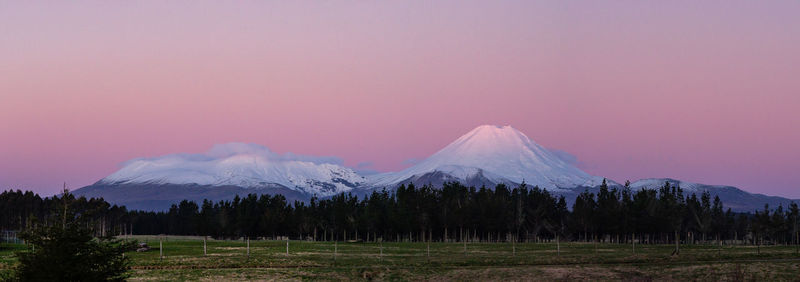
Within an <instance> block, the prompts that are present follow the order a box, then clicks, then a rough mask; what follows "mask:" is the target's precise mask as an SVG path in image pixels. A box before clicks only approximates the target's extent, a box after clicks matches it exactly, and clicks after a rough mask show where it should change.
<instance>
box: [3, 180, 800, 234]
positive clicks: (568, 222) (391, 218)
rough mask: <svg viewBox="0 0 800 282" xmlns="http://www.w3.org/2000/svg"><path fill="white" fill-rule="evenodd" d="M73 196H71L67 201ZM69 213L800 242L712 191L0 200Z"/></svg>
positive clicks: (262, 225)
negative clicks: (129, 204)
mask: <svg viewBox="0 0 800 282" xmlns="http://www.w3.org/2000/svg"><path fill="white" fill-rule="evenodd" d="M64 197H66V199H65V198H64ZM64 203H66V205H67V208H66V210H67V211H68V213H71V214H72V215H71V216H70V218H73V216H74V217H75V218H78V220H79V223H81V224H85V226H87V227H89V228H91V229H92V230H94V232H95V234H96V235H98V236H102V235H118V234H170V235H200V236H212V237H215V238H229V239H238V238H243V237H249V238H278V237H281V238H285V237H288V238H291V239H302V240H367V241H373V240H376V239H381V240H385V241H396V240H412V241H427V240H431V241H463V240H470V241H484V242H493V241H508V240H517V241H538V240H553V239H555V238H559V239H560V240H563V241H567V240H571V241H595V240H597V241H603V242H618V243H624V242H630V240H631V239H635V240H636V241H637V242H640V243H672V242H675V238H676V236H677V238H679V240H680V242H686V243H692V242H725V241H727V242H735V243H741V244H796V243H797V240H798V223H799V222H798V221H800V218H799V213H800V210H799V209H798V206H797V204H796V203H791V204H790V205H789V206H788V207H786V208H784V207H782V206H779V207H772V208H770V207H768V206H765V207H764V209H763V210H760V211H754V213H734V212H731V210H730V209H727V210H725V209H724V208H723V203H722V202H721V201H720V200H719V198H717V197H715V198H713V199H712V198H711V197H710V195H709V194H708V192H705V193H702V194H700V195H695V194H690V195H684V193H683V190H682V189H681V188H680V187H677V186H671V185H670V184H669V183H665V184H664V185H663V186H662V187H660V188H659V189H643V190H638V191H631V189H629V188H628V184H626V186H625V188H622V189H617V188H609V187H608V186H607V185H605V182H604V183H603V185H602V186H601V187H600V189H599V191H598V192H597V194H594V193H590V192H588V191H587V192H584V193H581V194H580V195H579V196H578V197H577V199H575V202H574V204H573V205H572V207H571V208H569V207H568V206H567V202H566V200H565V199H564V198H563V197H556V196H554V195H553V194H551V193H549V192H548V191H547V190H543V189H539V188H538V187H532V188H531V187H527V186H526V185H524V184H523V185H521V186H520V187H516V188H513V189H509V188H508V187H506V186H505V185H502V184H501V185H497V186H496V187H495V188H494V189H487V188H475V187H465V186H463V185H461V184H459V183H446V184H444V185H443V186H442V187H441V188H434V187H431V186H422V187H417V186H414V185H413V184H409V185H403V186H400V187H398V188H397V189H396V190H394V191H386V190H382V191H375V192H373V193H372V194H371V195H368V196H366V197H364V198H362V199H359V198H358V197H356V196H352V195H349V194H340V195H336V196H333V197H331V198H327V199H318V198H313V199H311V200H310V201H309V202H307V203H305V202H294V203H288V202H287V201H286V199H285V198H284V197H283V196H281V195H276V196H270V195H260V196H258V195H248V196H246V197H242V198H240V197H238V196H237V197H236V198H234V199H233V200H230V201H219V202H211V201H208V200H206V201H203V202H202V203H199V204H198V203H195V202H190V201H182V202H180V203H179V204H176V205H173V206H172V208H170V209H169V211H165V212H151V211H128V210H127V209H126V208H125V207H119V206H115V205H110V204H109V203H107V202H106V201H104V200H103V199H95V198H92V199H86V198H83V197H80V198H75V197H74V196H73V195H71V194H69V193H66V194H61V195H57V196H53V197H47V198H42V197H40V196H38V195H36V194H35V193H33V192H30V191H28V192H22V191H19V190H17V191H6V192H3V193H2V194H0V230H25V229H26V228H29V227H31V226H35V225H40V224H45V225H49V224H56V223H58V222H60V221H59V219H60V218H61V216H62V214H63V212H64V210H65V209H64Z"/></svg>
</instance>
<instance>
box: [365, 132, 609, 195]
mask: <svg viewBox="0 0 800 282" xmlns="http://www.w3.org/2000/svg"><path fill="white" fill-rule="evenodd" d="M602 180H603V178H602V177H597V176H592V175H589V174H587V173H586V172H583V171H582V170H580V169H578V168H577V167H575V166H573V165H571V164H569V163H567V162H565V161H564V160H562V159H561V158H559V156H558V155H556V154H554V153H553V152H551V151H550V150H548V149H546V148H544V147H542V146H540V145H539V144H536V142H534V141H533V140H531V139H530V138H528V136H526V135H525V134H523V133H522V132H520V131H518V130H516V129H514V128H512V127H511V126H502V127H500V126H493V125H483V126H479V127H477V128H475V129H473V130H472V131H470V132H469V133H467V134H465V135H464V136H461V137H460V138H458V139H457V140H456V141H454V142H453V143H451V144H450V145H447V147H444V149H442V150H440V151H438V152H436V153H435V154H433V155H432V156H430V157H429V158H427V159H425V160H424V161H422V162H420V163H418V164H416V165H414V166H412V167H409V168H407V169H405V170H403V171H400V172H396V173H383V174H377V175H373V176H370V177H369V182H368V184H367V185H368V186H373V187H387V188H391V187H393V186H396V185H398V184H401V183H407V182H413V183H415V184H428V183H431V184H434V185H436V184H439V183H441V182H444V181H461V182H462V183H466V184H468V185H481V184H486V185H487V186H490V187H491V186H492V185H493V184H498V183H505V184H510V185H514V184H519V183H522V182H523V181H525V183H527V184H529V185H531V186H533V185H537V186H539V187H540V188H547V189H548V190H555V189H563V188H574V187H593V186H597V185H600V183H601V182H602Z"/></svg>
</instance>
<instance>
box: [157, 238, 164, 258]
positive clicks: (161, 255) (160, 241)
mask: <svg viewBox="0 0 800 282" xmlns="http://www.w3.org/2000/svg"><path fill="white" fill-rule="evenodd" d="M158 257H159V259H160V260H164V239H163V238H158Z"/></svg>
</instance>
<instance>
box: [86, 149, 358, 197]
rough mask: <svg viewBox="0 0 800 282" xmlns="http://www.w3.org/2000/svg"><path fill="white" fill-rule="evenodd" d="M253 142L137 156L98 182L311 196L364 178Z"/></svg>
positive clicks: (345, 189) (347, 186)
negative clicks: (231, 188) (277, 190)
mask: <svg viewBox="0 0 800 282" xmlns="http://www.w3.org/2000/svg"><path fill="white" fill-rule="evenodd" d="M329 161H331V160H330V159H313V158H311V157H304V156H298V155H293V154H284V155H279V154H276V153H274V152H271V151H270V150H269V149H267V148H266V147H263V146H260V145H255V144H243V143H228V144H223V145H216V146H214V148H212V149H211V150H210V151H208V152H206V153H202V154H175V155H166V156H161V157H156V158H142V159H135V160H132V161H129V162H127V163H126V165H125V166H124V167H123V168H121V169H120V170H118V171H117V172H115V173H113V174H111V175H109V176H108V177H105V178H103V179H102V180H100V181H99V182H98V184H104V185H109V184H117V185H122V184H195V185H210V186H239V187H246V188H264V187H276V186H278V187H284V188H287V189H290V190H294V191H300V192H304V193H307V194H310V195H318V196H330V195H335V194H338V193H341V192H348V191H350V190H352V189H353V188H354V187H357V186H359V185H361V184H362V183H364V182H366V179H365V178H364V177H362V176H360V175H358V174H357V173H356V172H355V171H353V170H352V169H349V168H346V167H343V166H341V165H338V164H334V163H329Z"/></svg>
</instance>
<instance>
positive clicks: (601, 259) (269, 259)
mask: <svg viewBox="0 0 800 282" xmlns="http://www.w3.org/2000/svg"><path fill="white" fill-rule="evenodd" d="M135 238H136V239H137V240H139V241H140V242H147V243H148V244H149V245H150V246H151V247H152V248H153V249H152V250H150V251H148V252H144V253H137V252H129V253H127V254H126V256H130V258H131V268H132V270H131V271H132V277H131V280H134V281H143V280H153V281H155V280H158V281H161V280H177V281H180V280H218V281H230V280H308V279H314V280H344V279H348V280H351V279H358V280H370V279H379V280H586V279H590V280H620V279H623V280H642V281H647V280H705V281H709V280H710V281H749V280H757V281H798V280H800V255H798V254H797V249H796V248H795V246H761V247H760V253H759V248H757V247H755V246H723V247H721V248H720V247H719V246H712V245H682V246H681V253H680V255H679V256H672V255H671V254H672V251H673V248H674V246H673V245H636V246H635V247H636V248H635V253H634V250H633V246H631V245H618V244H593V243H561V244H559V245H557V244H556V243H525V244H522V243H517V244H511V243H468V244H467V245H466V252H465V250H464V244H462V243H431V244H430V249H429V248H428V244H426V243H383V244H378V243H344V242H338V243H335V244H334V243H330V242H305V241H290V242H289V254H288V255H287V254H286V241H255V240H254V241H251V242H250V255H249V257H248V255H247V244H246V242H244V241H241V240H240V241H217V240H209V241H208V243H207V249H208V255H203V241H202V238H197V237H176V236H167V237H156V236H135ZM159 239H161V240H163V246H164V248H163V251H164V257H163V258H160V256H159V249H158V247H159ZM5 247H6V248H4V249H3V250H0V271H2V272H6V273H7V272H9V271H10V268H11V267H13V264H14V263H15V261H14V257H13V251H14V250H22V249H23V248H24V246H22V245H10V246H9V245H5ZM9 247H10V249H9ZM334 249H335V253H336V254H335V255H334ZM381 253H382V254H381Z"/></svg>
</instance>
